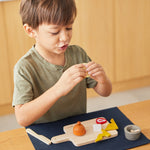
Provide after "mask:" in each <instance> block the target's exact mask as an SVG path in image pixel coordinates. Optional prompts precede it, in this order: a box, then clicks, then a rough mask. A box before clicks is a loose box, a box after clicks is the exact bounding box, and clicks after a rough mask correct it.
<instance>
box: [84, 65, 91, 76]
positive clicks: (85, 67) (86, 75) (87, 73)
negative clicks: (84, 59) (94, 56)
mask: <svg viewBox="0 0 150 150" xmlns="http://www.w3.org/2000/svg"><path fill="white" fill-rule="evenodd" d="M86 64H87V63H83V65H86ZM84 69H86V67H84ZM88 77H90V75H89V74H88V72H86V76H85V78H88Z"/></svg>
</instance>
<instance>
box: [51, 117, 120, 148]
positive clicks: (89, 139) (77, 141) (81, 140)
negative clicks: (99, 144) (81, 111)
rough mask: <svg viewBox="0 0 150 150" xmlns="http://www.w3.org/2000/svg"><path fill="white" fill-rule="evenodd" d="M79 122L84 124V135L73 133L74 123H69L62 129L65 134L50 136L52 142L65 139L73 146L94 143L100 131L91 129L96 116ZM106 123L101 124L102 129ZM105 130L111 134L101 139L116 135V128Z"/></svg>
mask: <svg viewBox="0 0 150 150" xmlns="http://www.w3.org/2000/svg"><path fill="white" fill-rule="evenodd" d="M81 123H82V124H83V125H84V127H85V129H86V134H85V135H83V136H76V135H74V134H73V127H74V125H75V124H71V125H67V126H64V128H63V130H64V132H65V134H62V135H57V136H54V137H52V139H51V142H52V143H54V144H57V143H62V142H66V141H71V142H72V143H73V144H74V145H75V146H82V145H87V144H91V143H95V140H96V138H97V136H98V135H99V134H100V133H101V132H100V131H97V132H94V130H93V125H94V124H96V118H95V119H91V120H87V121H83V122H81ZM108 124H109V122H108V121H107V122H106V123H105V124H102V129H105V128H106V126H107V125H108ZM107 132H108V133H110V134H111V136H110V137H104V138H103V140H106V139H110V138H113V137H116V136H118V131H117V130H110V131H107Z"/></svg>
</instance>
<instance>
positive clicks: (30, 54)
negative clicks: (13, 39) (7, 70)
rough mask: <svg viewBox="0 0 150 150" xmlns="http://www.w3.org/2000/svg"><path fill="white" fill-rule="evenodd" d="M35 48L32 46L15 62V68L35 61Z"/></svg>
mask: <svg viewBox="0 0 150 150" xmlns="http://www.w3.org/2000/svg"><path fill="white" fill-rule="evenodd" d="M33 49H34V48H33V47H32V48H31V49H30V50H29V51H28V52H27V53H26V54H25V55H24V56H22V57H21V58H20V59H19V60H18V61H17V63H16V64H15V67H14V68H15V69H17V70H18V69H20V68H24V67H26V66H28V65H30V64H32V62H33V55H34V50H33Z"/></svg>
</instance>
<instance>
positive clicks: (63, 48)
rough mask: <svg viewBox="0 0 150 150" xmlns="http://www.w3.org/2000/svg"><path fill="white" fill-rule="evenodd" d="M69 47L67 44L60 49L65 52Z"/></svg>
mask: <svg viewBox="0 0 150 150" xmlns="http://www.w3.org/2000/svg"><path fill="white" fill-rule="evenodd" d="M67 47H68V44H65V45H63V46H61V47H59V48H60V49H61V50H65V49H66V48H67Z"/></svg>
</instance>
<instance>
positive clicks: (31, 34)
mask: <svg viewBox="0 0 150 150" xmlns="http://www.w3.org/2000/svg"><path fill="white" fill-rule="evenodd" d="M23 28H24V30H25V32H26V33H27V35H28V36H29V37H31V38H35V37H36V32H35V30H34V29H33V28H32V27H30V26H29V25H28V24H24V25H23Z"/></svg>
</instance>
